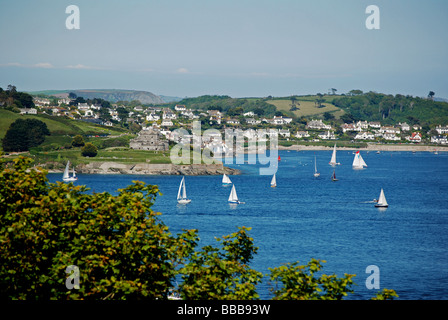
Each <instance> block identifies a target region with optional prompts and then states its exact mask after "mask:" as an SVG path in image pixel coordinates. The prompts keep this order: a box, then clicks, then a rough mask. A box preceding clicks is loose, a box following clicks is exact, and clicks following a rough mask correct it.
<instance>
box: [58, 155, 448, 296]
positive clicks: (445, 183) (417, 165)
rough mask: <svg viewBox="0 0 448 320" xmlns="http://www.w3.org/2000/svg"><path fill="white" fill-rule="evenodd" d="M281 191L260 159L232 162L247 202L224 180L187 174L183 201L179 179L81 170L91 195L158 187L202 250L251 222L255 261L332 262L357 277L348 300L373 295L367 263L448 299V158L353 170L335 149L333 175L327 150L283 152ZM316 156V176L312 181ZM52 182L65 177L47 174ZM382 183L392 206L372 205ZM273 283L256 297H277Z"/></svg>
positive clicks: (385, 160) (161, 203) (411, 288)
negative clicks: (235, 200)
mask: <svg viewBox="0 0 448 320" xmlns="http://www.w3.org/2000/svg"><path fill="white" fill-rule="evenodd" d="M279 154H280V155H281V158H282V161H281V162H280V163H279V169H278V172H277V185H278V186H277V188H271V187H270V180H271V176H259V175H258V166H257V165H248V164H245V165H231V166H232V167H236V168H238V169H241V170H243V174H242V175H239V176H231V177H230V178H231V179H232V182H234V184H235V186H236V190H237V193H238V196H239V198H240V201H244V202H245V204H240V205H237V206H236V207H235V206H231V205H229V204H228V203H227V198H228V196H229V193H230V187H223V186H222V185H221V178H222V177H221V176H187V177H186V185H187V194H188V197H189V198H190V199H192V202H191V203H190V204H189V205H187V206H179V205H177V202H176V195H177V190H178V186H179V183H180V180H181V177H180V176H135V175H81V174H80V175H79V180H78V182H77V184H85V185H87V186H88V187H89V188H91V189H92V190H93V191H96V192H103V191H108V192H111V193H114V194H115V193H116V190H117V189H118V188H123V187H125V186H127V185H129V184H130V183H131V181H132V180H141V181H144V182H146V183H150V184H156V185H158V186H159V188H160V190H161V192H162V193H163V196H160V197H158V199H157V201H156V204H155V205H154V207H153V209H154V210H156V211H160V212H162V213H163V215H162V220H163V221H164V222H165V223H166V224H167V225H168V226H169V227H170V229H171V232H172V233H173V234H176V233H177V232H180V231H181V230H182V229H193V228H194V229H198V230H199V236H200V238H201V246H202V245H205V244H210V243H212V244H216V242H215V240H214V237H221V236H223V235H227V234H230V233H232V232H235V231H237V227H238V226H247V227H252V230H251V232H250V234H251V235H252V236H253V238H254V240H255V244H256V245H257V246H258V247H259V251H258V254H257V255H256V256H255V258H254V260H253V262H252V267H253V268H254V269H256V270H258V271H261V272H263V273H268V268H269V267H277V266H280V265H281V264H283V263H286V262H294V261H300V262H301V263H302V264H306V263H307V262H308V261H309V260H310V259H311V258H316V259H322V260H326V261H327V263H325V264H324V268H323V272H324V273H327V274H332V273H335V274H337V275H338V276H343V275H344V273H351V274H353V273H354V274H356V275H357V276H356V277H355V278H354V280H355V282H356V284H357V286H355V287H354V289H355V294H354V295H351V296H350V299H368V298H370V297H372V296H374V295H375V293H376V291H377V290H375V289H374V290H368V289H366V286H365V280H366V278H367V277H368V274H366V273H365V270H366V267H367V266H369V265H376V266H378V267H379V269H380V286H381V289H382V288H389V289H395V290H396V291H397V293H398V294H399V296H400V298H399V299H404V300H406V299H447V298H448V254H447V253H448V248H447V246H448V201H447V200H448V197H447V193H448V154H447V153H439V154H438V155H435V154H432V153H429V152H417V153H411V152H383V153H381V154H376V153H375V152H370V153H366V152H361V154H362V156H363V158H364V160H365V161H366V162H367V165H368V168H366V169H364V170H353V169H352V168H351V163H352V161H353V157H354V155H353V154H352V152H351V151H338V162H340V163H341V165H340V166H338V167H336V175H337V177H338V178H339V181H337V182H332V181H331V179H330V177H331V174H332V172H333V168H332V167H330V166H329V165H328V162H329V160H330V157H331V152H330V151H316V152H314V151H299V152H296V151H291V152H287V151H281V152H280V153H279ZM314 156H316V157H317V167H318V171H319V172H320V173H321V176H320V177H319V178H314V177H313V172H314ZM49 179H50V181H52V182H53V181H55V180H60V179H61V175H55V174H50V175H49ZM381 188H383V189H384V192H385V195H386V198H387V201H388V203H389V208H387V209H386V210H380V209H377V208H375V207H374V206H373V204H372V203H371V202H370V201H372V200H373V199H374V198H378V197H379V193H380V190H381ZM268 288H269V284H268V279H267V278H266V279H265V281H263V283H262V284H261V285H260V286H259V290H258V292H259V294H260V295H261V297H262V298H264V299H269V298H270V292H269V290H268Z"/></svg>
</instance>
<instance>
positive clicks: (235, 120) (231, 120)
mask: <svg viewBox="0 0 448 320" xmlns="http://www.w3.org/2000/svg"><path fill="white" fill-rule="evenodd" d="M226 123H227V124H240V120H238V119H235V118H230V119H227V121H226Z"/></svg>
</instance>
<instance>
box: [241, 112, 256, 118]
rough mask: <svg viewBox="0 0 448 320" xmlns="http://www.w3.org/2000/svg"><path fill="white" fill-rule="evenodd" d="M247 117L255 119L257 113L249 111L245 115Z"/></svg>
mask: <svg viewBox="0 0 448 320" xmlns="http://www.w3.org/2000/svg"><path fill="white" fill-rule="evenodd" d="M243 116H245V117H255V113H254V112H253V111H249V112H246V113H244V114H243Z"/></svg>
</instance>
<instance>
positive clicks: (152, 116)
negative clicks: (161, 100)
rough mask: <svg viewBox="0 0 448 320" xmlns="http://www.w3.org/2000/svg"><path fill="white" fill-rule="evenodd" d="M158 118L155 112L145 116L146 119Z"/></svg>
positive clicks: (154, 119) (153, 119) (155, 119)
mask: <svg viewBox="0 0 448 320" xmlns="http://www.w3.org/2000/svg"><path fill="white" fill-rule="evenodd" d="M157 120H160V116H159V115H158V114H155V113H150V114H148V115H147V116H146V121H157Z"/></svg>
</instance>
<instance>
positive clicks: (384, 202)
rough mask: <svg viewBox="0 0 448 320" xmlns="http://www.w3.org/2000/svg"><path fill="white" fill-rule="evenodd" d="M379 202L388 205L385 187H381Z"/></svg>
mask: <svg viewBox="0 0 448 320" xmlns="http://www.w3.org/2000/svg"><path fill="white" fill-rule="evenodd" d="M378 204H379V205H382V206H387V201H386V196H385V195H384V191H383V189H381V193H380V198H379V199H378Z"/></svg>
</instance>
